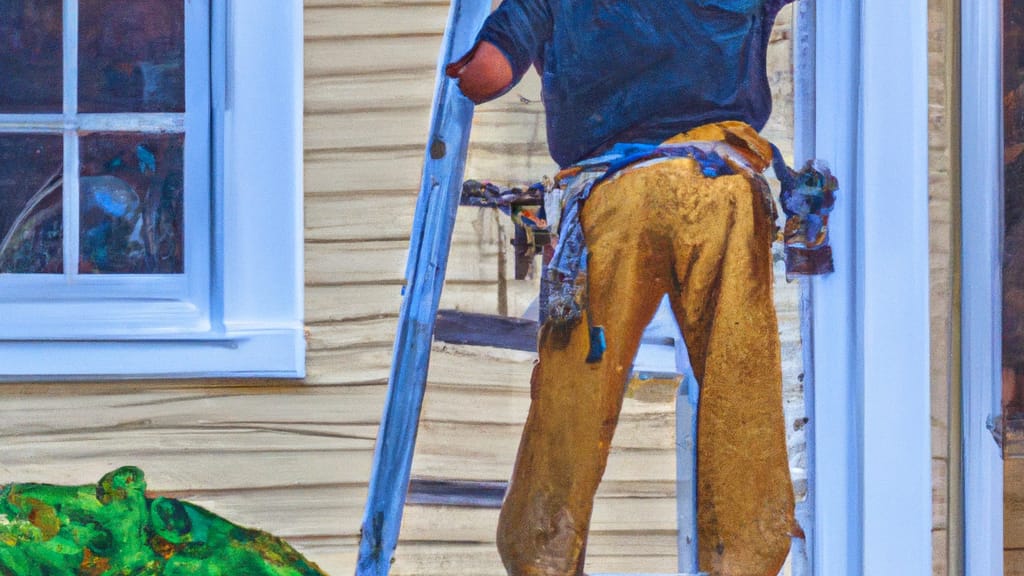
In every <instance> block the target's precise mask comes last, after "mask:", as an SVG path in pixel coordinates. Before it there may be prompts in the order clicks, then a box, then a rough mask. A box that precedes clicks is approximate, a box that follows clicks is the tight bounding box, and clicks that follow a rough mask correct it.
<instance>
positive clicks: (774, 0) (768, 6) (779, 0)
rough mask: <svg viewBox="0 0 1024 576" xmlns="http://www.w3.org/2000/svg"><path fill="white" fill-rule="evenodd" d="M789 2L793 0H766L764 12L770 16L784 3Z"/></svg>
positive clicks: (780, 8)
mask: <svg viewBox="0 0 1024 576" xmlns="http://www.w3.org/2000/svg"><path fill="white" fill-rule="evenodd" d="M791 2H793V0H766V1H765V13H766V14H768V15H770V16H775V15H776V14H777V13H778V12H779V10H782V9H783V8H784V7H785V6H786V4H789V3H791Z"/></svg>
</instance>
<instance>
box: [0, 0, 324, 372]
mask: <svg viewBox="0 0 1024 576" xmlns="http://www.w3.org/2000/svg"><path fill="white" fill-rule="evenodd" d="M211 16H212V17H211V40H212V43H211V44H212V45H211V50H210V54H211V68H212V70H211V72H212V85H213V90H212V94H211V95H212V100H213V102H212V112H213V115H212V128H213V140H212V164H213V169H212V182H213V186H212V188H213V194H212V197H213V201H212V206H211V217H212V223H213V224H212V226H210V230H211V233H210V239H211V246H212V249H211V251H210V254H211V275H210V279H209V294H210V303H209V312H208V314H201V320H200V321H199V322H198V323H188V322H186V323H185V324H183V325H181V326H173V327H169V328H167V329H166V330H163V331H160V332H155V333H149V334H146V333H143V334H135V333H134V332H133V330H134V329H135V328H136V327H138V326H144V325H145V322H146V321H147V318H146V317H145V315H143V316H142V317H140V318H136V320H137V322H138V324H137V325H136V326H135V327H128V329H127V330H121V331H120V333H108V334H106V335H104V334H85V335H83V336H81V337H74V338H66V337H61V338H39V339H29V338H21V339H15V340H10V339H9V340H4V341H2V342H0V371H2V374H0V379H5V380H16V381H24V380H45V379H97V378H102V379H110V378H140V377H223V376H262V377H293V378H294V377H303V376H304V375H305V337H304V330H303V325H302V315H303V282H304V280H303V248H302V232H303V226H302V89H303V88H302V75H303V59H302V47H303V35H302V5H301V3H295V2H278V3H271V5H263V4H258V3H252V2H237V1H234V0H211ZM271 223H272V225H271ZM160 304H161V303H160V302H155V303H154V305H155V306H159V305H160ZM162 304H163V305H168V303H167V302H163V303H162ZM81 305H85V304H84V303H81ZM0 321H3V319H2V318H0Z"/></svg>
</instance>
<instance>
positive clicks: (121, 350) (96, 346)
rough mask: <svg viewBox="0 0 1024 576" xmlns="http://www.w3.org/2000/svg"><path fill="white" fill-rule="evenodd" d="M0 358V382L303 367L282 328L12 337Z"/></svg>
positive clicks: (296, 344)
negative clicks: (170, 335) (163, 336)
mask: <svg viewBox="0 0 1024 576" xmlns="http://www.w3.org/2000/svg"><path fill="white" fill-rule="evenodd" d="M0 359H2V360H0V361H2V362H3V374H0V381H17V382H21V381H26V380H95V379H103V380H122V379H123V380H127V379H138V378H155V377H159V378H214V377H243V376H245V377H266V378H274V377H279V378H294V377H295V376H300V375H302V374H303V373H304V370H305V368H304V364H305V340H304V338H303V335H302V331H301V330H296V329H295V328H288V327H286V328H283V329H277V330H273V329H265V330H252V331H237V332H234V333H231V334H224V335H219V336H215V335H212V334H209V333H207V334H204V335H201V336H199V337H196V338H194V339H187V338H185V339H168V340H145V339H143V340H140V339H121V340H111V341H82V340H54V341H38V340H36V341H28V342H26V341H13V342H4V343H3V345H2V347H0ZM57 359H59V360H60V361H56V360H57Z"/></svg>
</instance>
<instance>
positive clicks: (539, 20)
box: [477, 0, 552, 84]
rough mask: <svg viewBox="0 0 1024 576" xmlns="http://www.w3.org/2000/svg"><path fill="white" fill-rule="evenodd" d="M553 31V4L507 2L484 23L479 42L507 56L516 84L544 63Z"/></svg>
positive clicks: (526, 0)
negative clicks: (538, 62)
mask: <svg viewBox="0 0 1024 576" xmlns="http://www.w3.org/2000/svg"><path fill="white" fill-rule="evenodd" d="M551 30H552V14H551V6H550V0H505V1H504V2H502V3H501V6H499V7H498V9H497V10H495V11H494V12H493V13H491V15H490V16H489V17H488V18H487V20H486V21H485V22H484V26H483V29H481V30H480V35H479V36H478V37H477V41H478V42H479V41H486V42H490V43H491V44H494V45H495V46H496V47H497V48H498V49H499V50H501V51H502V52H503V53H504V54H505V56H506V57H507V58H508V61H509V63H510V64H511V65H512V75H513V84H514V83H516V82H518V81H519V80H520V79H521V78H522V77H523V74H526V71H527V70H529V69H530V65H531V64H533V63H534V62H536V61H537V60H539V59H540V57H541V55H542V54H543V53H544V45H545V44H546V43H547V42H548V40H549V39H550V38H551Z"/></svg>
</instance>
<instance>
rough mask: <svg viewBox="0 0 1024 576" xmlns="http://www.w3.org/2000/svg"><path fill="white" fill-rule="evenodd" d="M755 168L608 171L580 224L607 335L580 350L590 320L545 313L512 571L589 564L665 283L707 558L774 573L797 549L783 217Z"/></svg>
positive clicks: (734, 571) (508, 549) (526, 573)
mask: <svg viewBox="0 0 1024 576" xmlns="http://www.w3.org/2000/svg"><path fill="white" fill-rule="evenodd" d="M765 194H766V185H765V184H764V182H763V180H761V179H760V177H759V176H754V175H752V174H743V175H732V176H720V177H718V178H713V179H711V178H705V177H704V176H703V175H702V174H701V171H700V168H699V167H698V165H697V163H696V162H695V161H693V160H691V159H673V160H667V161H662V162H660V163H656V164H653V165H649V166H645V167H641V168H636V169H631V170H629V171H627V172H624V173H622V174H620V175H618V176H617V177H616V178H614V179H612V180H610V181H607V182H605V183H603V184H600V185H599V186H598V187H597V188H595V190H594V192H593V194H592V195H591V197H590V198H589V200H587V203H586V205H585V207H584V209H583V213H582V218H581V221H582V224H583V229H584V234H585V237H586V241H587V245H588V248H589V250H590V261H589V280H588V282H589V284H588V286H589V307H588V313H589V314H591V315H592V317H591V321H592V324H593V325H595V326H603V327H604V330H605V333H606V336H607V346H608V348H607V351H606V352H605V354H604V358H603V359H602V360H601V361H600V362H598V363H594V364H587V363H586V361H585V358H586V356H587V351H588V347H589V338H588V331H587V322H586V321H585V320H584V321H583V322H581V323H579V324H578V325H577V326H576V327H575V328H573V329H572V330H571V333H570V334H568V335H566V334H559V333H557V331H556V330H555V329H552V328H551V327H550V326H545V327H544V329H543V330H542V332H541V336H540V360H539V362H538V364H537V366H536V367H535V369H534V374H533V381H532V393H531V395H532V403H531V405H530V413H529V417H528V420H527V422H526V427H525V430H524V431H523V437H522V442H521V444H520V447H519V455H518V458H517V461H516V466H515V472H514V474H513V479H512V483H511V486H510V489H509V494H508V496H507V498H506V500H505V504H504V507H503V509H502V512H501V520H500V523H499V528H498V547H499V550H500V552H501V556H502V559H503V561H504V563H505V566H506V568H507V569H508V572H509V574H510V575H511V576H541V575H543V576H573V575H578V574H582V573H583V559H584V551H585V548H586V540H587V533H588V529H589V524H590V515H591V510H592V507H593V500H594V493H595V492H596V490H597V487H598V483H599V482H600V479H601V476H602V474H603V472H604V469H605V464H606V462H607V457H608V450H609V447H610V445H611V441H612V434H613V433H614V431H615V426H616V424H617V422H618V418H619V410H620V407H621V405H622V399H623V393H624V387H625V385H626V381H627V377H628V376H629V373H630V368H631V365H632V361H633V358H634V355H635V354H636V351H637V347H638V345H639V341H640V337H641V333H642V332H643V330H644V328H645V327H646V325H647V323H648V322H649V321H650V319H651V317H652V315H653V314H654V311H655V309H656V308H657V306H658V303H659V301H660V300H661V298H662V295H663V294H665V293H668V294H669V296H670V299H671V302H672V309H673V311H674V312H675V315H676V318H677V319H678V322H679V326H680V328H681V329H682V332H683V335H684V338H685V340H686V345H687V347H688V349H689V353H690V361H691V363H692V365H693V370H694V373H695V375H696V377H697V380H698V381H699V382H700V383H701V397H700V407H699V414H698V524H699V530H698V534H699V559H700V566H701V569H702V570H704V571H707V572H709V573H710V574H714V575H726V576H748V575H749V576H774V575H775V574H777V573H778V571H779V569H780V568H781V566H782V564H783V562H784V560H785V557H786V554H787V552H788V550H789V543H790V534H791V532H792V531H793V529H794V526H795V524H794V520H793V507H794V498H793V490H792V484H791V482H790V476H789V467H788V463H787V456H786V438H785V425H784V421H783V413H782V391H781V368H780V353H779V338H778V327H777V322H776V317H775V309H774V306H773V302H772V279H773V276H772V262H771V242H772V238H773V234H774V224H773V222H772V221H771V216H770V214H771V211H770V208H767V207H766V204H765V201H764V199H765Z"/></svg>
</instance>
